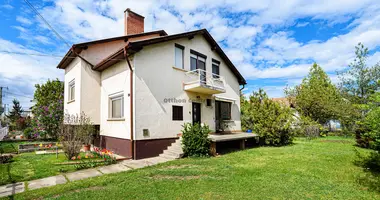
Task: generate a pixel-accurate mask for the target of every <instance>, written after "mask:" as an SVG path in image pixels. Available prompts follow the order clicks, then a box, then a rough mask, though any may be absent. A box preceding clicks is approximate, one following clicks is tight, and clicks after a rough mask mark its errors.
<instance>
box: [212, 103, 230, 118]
mask: <svg viewBox="0 0 380 200" xmlns="http://www.w3.org/2000/svg"><path fill="white" fill-rule="evenodd" d="M215 115H216V119H217V120H231V102H225V101H215Z"/></svg>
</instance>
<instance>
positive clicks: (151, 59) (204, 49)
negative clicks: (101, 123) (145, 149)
mask: <svg viewBox="0 0 380 200" xmlns="http://www.w3.org/2000/svg"><path fill="white" fill-rule="evenodd" d="M175 44H179V45H182V46H184V47H185V48H184V69H183V70H180V69H176V67H175V66H174V65H175V64H174V63H175V54H174V51H175ZM190 50H194V51H197V52H199V53H202V54H204V55H206V56H207V59H206V71H207V72H208V73H211V72H212V67H211V66H212V59H215V60H218V61H220V66H219V69H220V76H223V77H224V78H225V88H226V92H225V93H222V94H218V95H208V94H202V93H194V92H187V91H184V89H183V83H184V81H185V80H186V79H187V77H186V71H188V70H190ZM134 65H135V76H136V77H135V83H136V84H135V89H136V93H135V98H136V99H135V102H136V103H135V109H136V112H135V119H136V120H135V121H136V122H135V138H136V139H137V140H142V139H159V138H173V137H176V136H177V134H178V133H180V132H181V130H182V125H183V124H184V123H185V122H190V123H191V122H192V103H191V101H195V102H199V103H201V122H202V123H204V124H207V125H208V126H209V127H210V129H211V130H213V131H215V104H214V101H212V106H206V99H213V100H214V99H215V97H219V98H220V99H229V101H230V102H232V110H231V120H229V121H228V122H226V123H228V124H229V130H231V131H239V130H241V125H240V96H239V89H240V87H239V83H238V80H237V78H236V77H235V75H234V74H233V73H232V71H231V70H230V69H229V68H228V67H227V65H226V64H225V63H224V62H223V60H222V59H221V58H220V56H219V55H218V54H217V53H216V52H215V51H212V50H211V46H210V45H209V43H208V42H207V41H206V40H205V39H204V37H203V36H201V35H197V36H195V37H194V38H193V39H191V40H189V39H188V38H183V39H178V40H174V41H169V42H164V43H159V44H155V45H150V46H146V47H144V48H143V49H142V50H141V51H139V52H138V53H136V54H135V57H134ZM170 99H176V100H184V101H186V102H185V103H182V102H181V103H176V102H169V101H171V100H170ZM173 105H178V106H183V121H173V120H172V106H173ZM144 129H148V130H149V136H143V130H144Z"/></svg>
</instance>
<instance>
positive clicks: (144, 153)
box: [134, 138, 178, 160]
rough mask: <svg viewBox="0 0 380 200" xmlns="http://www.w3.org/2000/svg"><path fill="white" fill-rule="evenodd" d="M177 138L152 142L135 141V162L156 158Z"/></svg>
mask: <svg viewBox="0 0 380 200" xmlns="http://www.w3.org/2000/svg"><path fill="white" fill-rule="evenodd" d="M176 139H178V138H165V139H153V140H136V141H134V142H135V154H136V158H135V159H136V160H137V159H143V158H150V157H155V156H158V155H159V154H161V153H163V152H164V150H165V149H167V148H168V146H170V145H171V144H172V143H174V142H175V140H176Z"/></svg>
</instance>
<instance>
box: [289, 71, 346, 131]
mask: <svg viewBox="0 0 380 200" xmlns="http://www.w3.org/2000/svg"><path fill="white" fill-rule="evenodd" d="M285 93H286V95H287V97H288V99H289V100H290V102H291V103H292V104H293V105H294V106H295V107H296V110H297V111H298V112H300V114H302V115H303V116H306V117H309V118H311V119H313V120H314V121H316V122H318V123H320V124H325V123H326V122H328V121H329V120H331V119H339V117H340V114H341V111H340V109H339V108H340V105H341V103H342V98H341V96H340V94H339V91H338V89H337V88H336V87H335V86H334V85H333V84H332V83H331V80H330V78H329V77H328V75H327V74H326V73H325V72H324V71H323V69H322V68H321V67H320V66H319V65H317V64H316V63H314V64H313V66H312V67H311V68H310V71H309V74H308V76H307V77H305V78H304V79H303V80H302V83H301V84H300V85H298V86H296V87H294V88H287V89H285Z"/></svg>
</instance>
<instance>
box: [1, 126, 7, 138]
mask: <svg viewBox="0 0 380 200" xmlns="http://www.w3.org/2000/svg"><path fill="white" fill-rule="evenodd" d="M8 131H9V129H8V127H4V128H0V141H2V140H3V138H4V137H5V136H6V135H8Z"/></svg>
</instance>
